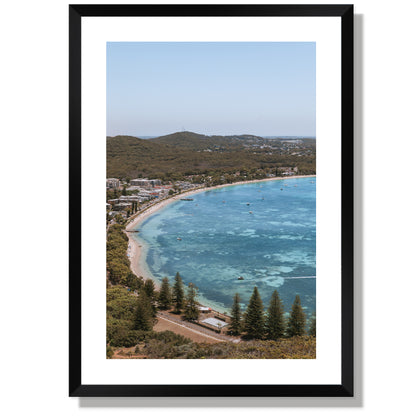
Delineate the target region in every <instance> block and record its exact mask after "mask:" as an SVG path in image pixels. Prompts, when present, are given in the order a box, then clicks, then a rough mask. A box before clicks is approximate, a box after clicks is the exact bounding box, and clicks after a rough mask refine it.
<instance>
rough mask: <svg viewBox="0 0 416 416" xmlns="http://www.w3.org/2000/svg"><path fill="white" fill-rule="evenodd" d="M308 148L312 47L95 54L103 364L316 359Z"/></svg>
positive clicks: (180, 46) (129, 46)
mask: <svg viewBox="0 0 416 416" xmlns="http://www.w3.org/2000/svg"><path fill="white" fill-rule="evenodd" d="M318 141H319V139H318ZM316 142H317V139H316V43H315V42H297V41H293V42H243V41H242V42H225V41H224V42H175V41H172V42H107V43H106V224H105V225H104V224H102V227H104V226H105V227H106V276H103V283H102V284H103V285H104V278H105V283H106V290H107V301H106V307H107V311H106V313H107V321H106V322H107V324H106V345H103V346H102V348H103V349H104V348H106V356H107V359H112V360H114V359H312V360H314V359H316V343H317V342H319V339H318V340H317V338H316V319H317V316H316V309H317V305H316V281H317V279H319V276H318V277H317V276H316V274H317V273H316V182H317V180H319V178H317V176H316V148H317V143H316ZM103 181H104V178H103ZM103 186H104V183H103ZM102 202H103V203H102V205H104V201H102ZM318 319H319V317H318Z"/></svg>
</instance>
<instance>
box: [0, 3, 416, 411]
mask: <svg viewBox="0 0 416 416" xmlns="http://www.w3.org/2000/svg"><path fill="white" fill-rule="evenodd" d="M263 2H264V3H266V1H263ZM229 3H231V1H229ZM237 3H241V2H237ZM302 3H308V2H306V1H303V2H302ZM314 3H315V2H314ZM328 3H335V2H332V1H331V2H328ZM355 5H356V10H355V11H356V14H357V16H356V21H355V23H356V35H357V37H356V102H355V104H356V128H355V133H356V171H355V173H356V180H355V181H356V183H355V185H356V212H355V214H356V220H357V221H356V312H357V319H356V338H357V343H356V344H357V345H356V355H357V359H356V366H357V368H356V373H357V378H356V386H357V397H356V398H353V399H331V400H328V399H257V400H252V399H238V400H233V399H203V400H202V399H193V400H191V399H180V398H177V399H152V400H150V399H131V400H127V399H113V400H110V399H107V400H96V399H90V400H81V401H80V400H78V399H69V398H68V397H67V390H68V389H67V378H68V372H67V354H68V351H67V344H68V339H67V319H68V315H67V308H68V303H67V286H68V275H67V268H68V259H67V252H68V244H67V218H66V216H67V213H68V209H67V204H68V198H67V193H68V189H67V182H68V174H67V171H68V163H67V158H68V156H67V148H68V143H67V139H68V138H67V127H68V122H67V117H68V106H67V76H68V73H67V66H68V60H67V43H68V38H67V20H68V19H67V16H68V8H67V3H66V2H64V1H61V0H54V1H43V0H40V1H34V2H30V1H26V0H24V1H19V2H8V3H7V5H6V6H5V5H2V9H1V11H2V14H1V16H2V18H1V24H0V30H1V38H0V39H1V55H0V56H1V65H0V71H1V76H0V82H1V88H0V99H1V104H2V107H1V116H2V117H1V119H2V122H1V124H0V138H1V142H0V146H1V151H0V158H1V159H0V169H1V178H2V184H3V186H2V190H1V191H0V195H1V208H2V213H1V219H2V221H1V225H0V235H1V237H2V238H1V240H2V252H1V254H2V256H1V259H2V260H1V263H0V264H1V269H0V270H1V279H2V280H1V282H2V286H1V289H0V296H1V298H0V308H1V315H0V316H1V321H2V325H1V342H0V345H1V347H0V348H1V354H0V357H1V359H2V364H1V369H0V372H1V376H2V377H1V380H2V381H1V382H2V387H1V396H2V400H1V401H0V408H1V411H2V413H3V414H6V415H14V414H19V415H20V414H33V413H35V412H36V413H39V414H43V415H56V414H61V415H72V414H78V413H83V414H96V413H105V414H111V415H116V414H117V415H118V414H133V413H137V412H138V411H139V412H141V413H142V414H146V415H147V414H149V415H155V414H157V415H159V414H169V415H171V416H176V415H191V414H192V415H194V414H195V412H198V414H200V415H208V414H209V415H211V414H212V413H213V412H215V413H217V414H227V415H239V416H240V415H248V414H251V413H252V412H254V411H255V412H256V413H257V414H259V415H260V414H261V415H263V414H264V415H266V414H275V413H276V412H279V414H280V415H304V414H319V415H321V414H330V415H332V414H334V413H335V412H340V413H343V414H349V415H350V414H354V413H361V414H365V415H380V414H389V415H390V414H393V413H394V414H400V415H413V414H415V411H416V405H415V401H414V389H415V387H416V382H415V372H416V358H415V348H416V337H415V327H416V325H415V322H414V318H415V315H416V314H415V307H414V295H415V292H416V283H415V282H416V273H415V259H416V244H415V235H416V220H415V212H416V197H415V180H416V177H415V173H414V172H415V168H414V162H415V161H414V157H415V153H416V134H415V123H414V119H415V117H416V105H415V96H416V82H415V74H416V48H415V44H414V42H415V40H416V26H415V24H414V14H415V11H416V10H415V9H416V7H415V6H414V2H412V1H410V0H409V1H404V0H396V1H395V2H392V1H389V2H387V1H385V0H383V1H380V0H379V1H377V2H375V1H371V2H370V1H364V0H362V1H356V2H355ZM42 201H45V205H43V204H42ZM46 202H47V203H46ZM198 405H205V406H215V407H218V409H217V408H215V409H213V408H209V407H208V408H207V407H204V408H199V409H195V407H196V406H198ZM238 406H240V407H241V408H237V407H238ZM253 407H256V408H253Z"/></svg>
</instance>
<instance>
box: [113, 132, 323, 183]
mask: <svg viewBox="0 0 416 416" xmlns="http://www.w3.org/2000/svg"><path fill="white" fill-rule="evenodd" d="M294 143H295V142H294ZM315 150H316V145H315V140H314V139H301V140H300V141H299V143H298V142H296V143H295V144H291V143H288V141H287V140H283V139H264V138H261V137H257V136H249V135H241V136H203V135H200V134H196V133H191V132H179V133H174V134H171V135H168V136H163V137H158V138H155V139H148V140H143V139H139V138H136V137H131V136H116V137H107V177H117V178H120V179H121V178H124V179H129V178H136V177H145V176H146V177H157V178H160V179H162V180H180V179H184V177H185V176H189V175H204V176H211V177H217V178H221V176H224V178H223V180H225V182H227V180H228V181H230V182H232V181H233V180H232V178H231V177H228V178H227V177H226V175H231V176H232V175H234V174H236V173H238V174H239V175H241V176H242V177H243V176H245V177H246V179H261V178H262V177H266V175H267V174H268V173H274V174H275V173H279V172H278V170H277V169H278V168H280V167H293V168H294V167H297V168H298V173H299V174H315V153H316V151H315ZM214 184H215V183H214Z"/></svg>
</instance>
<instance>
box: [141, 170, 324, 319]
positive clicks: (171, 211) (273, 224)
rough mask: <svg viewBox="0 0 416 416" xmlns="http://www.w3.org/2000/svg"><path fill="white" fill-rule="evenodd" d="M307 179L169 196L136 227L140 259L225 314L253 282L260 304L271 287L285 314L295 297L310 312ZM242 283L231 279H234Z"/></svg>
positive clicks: (312, 246)
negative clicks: (143, 250)
mask: <svg viewBox="0 0 416 416" xmlns="http://www.w3.org/2000/svg"><path fill="white" fill-rule="evenodd" d="M315 189H316V188H315V178H300V179H284V180H277V181H269V182H258V183H250V184H244V185H233V186H228V187H224V188H220V189H213V190H208V191H206V192H201V193H199V194H195V195H193V196H192V197H191V198H193V201H175V202H173V203H171V204H169V205H168V206H166V207H165V208H163V209H161V210H159V211H157V212H156V213H155V214H153V215H152V216H150V217H149V218H147V219H146V220H145V221H144V222H143V223H142V224H140V225H139V226H138V227H137V228H138V229H139V230H140V233H139V237H138V238H139V240H141V242H142V243H144V244H146V245H147V246H148V250H147V258H146V262H147V265H148V268H149V270H150V272H151V273H152V274H153V276H154V277H155V278H156V280H158V281H161V279H162V278H163V277H165V276H167V277H168V278H169V280H170V281H171V282H172V283H173V279H174V276H175V274H176V272H179V273H180V275H181V277H182V279H183V280H184V282H185V284H188V283H189V282H192V283H193V284H195V285H196V286H197V287H198V289H199V294H200V301H201V302H202V303H203V304H205V305H209V306H212V307H214V308H216V309H218V310H221V311H227V312H229V308H230V307H231V305H232V301H233V296H234V294H235V293H236V292H238V293H239V295H240V297H241V300H242V307H243V308H245V306H246V305H247V304H248V301H249V298H250V296H251V294H252V291H253V288H254V286H257V287H258V289H259V291H260V295H261V297H262V300H263V303H264V306H265V307H267V306H268V303H269V301H270V296H271V294H272V292H273V291H274V290H277V291H278V292H279V295H280V297H281V298H282V300H283V303H284V306H285V311H286V312H289V311H290V307H291V305H292V303H293V300H294V298H295V296H296V294H299V295H300V298H301V302H302V306H303V307H304V308H305V312H307V313H312V312H314V311H315V299H316V278H315V273H316V190H315ZM239 276H242V277H244V280H238V277H239Z"/></svg>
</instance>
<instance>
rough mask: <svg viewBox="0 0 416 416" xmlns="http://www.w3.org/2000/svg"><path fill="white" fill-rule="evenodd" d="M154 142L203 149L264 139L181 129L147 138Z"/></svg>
mask: <svg viewBox="0 0 416 416" xmlns="http://www.w3.org/2000/svg"><path fill="white" fill-rule="evenodd" d="M149 140H150V141H152V142H154V143H163V144H168V145H171V146H174V147H180V148H184V149H192V150H204V149H207V148H212V149H215V148H217V149H220V148H224V149H227V148H239V147H241V146H242V144H243V141H247V143H252V142H255V143H259V144H260V143H263V142H264V139H263V138H262V137H258V136H250V135H238V136H236V135H234V136H204V135H203V134H197V133H192V132H190V131H182V132H177V133H172V134H168V135H167V136H160V137H156V138H154V139H149Z"/></svg>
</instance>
